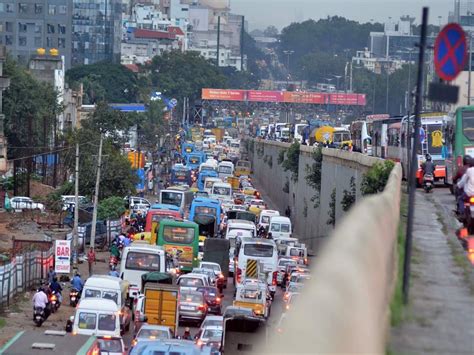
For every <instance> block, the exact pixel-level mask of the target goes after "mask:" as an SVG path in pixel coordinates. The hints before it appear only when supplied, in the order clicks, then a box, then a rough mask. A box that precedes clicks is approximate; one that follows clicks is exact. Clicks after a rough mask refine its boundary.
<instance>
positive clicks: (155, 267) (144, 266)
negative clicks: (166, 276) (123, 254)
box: [125, 252, 160, 271]
mask: <svg viewBox="0 0 474 355" xmlns="http://www.w3.org/2000/svg"><path fill="white" fill-rule="evenodd" d="M125 269H127V270H140V271H160V256H159V255H158V254H150V253H140V252H129V253H128V254H127V260H126V262H125Z"/></svg>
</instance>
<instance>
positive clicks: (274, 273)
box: [272, 271, 278, 286]
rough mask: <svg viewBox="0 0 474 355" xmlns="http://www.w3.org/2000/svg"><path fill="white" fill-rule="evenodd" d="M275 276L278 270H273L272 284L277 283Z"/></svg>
mask: <svg viewBox="0 0 474 355" xmlns="http://www.w3.org/2000/svg"><path fill="white" fill-rule="evenodd" d="M277 277H278V271H274V272H273V277H272V285H273V286H275V285H276V284H277Z"/></svg>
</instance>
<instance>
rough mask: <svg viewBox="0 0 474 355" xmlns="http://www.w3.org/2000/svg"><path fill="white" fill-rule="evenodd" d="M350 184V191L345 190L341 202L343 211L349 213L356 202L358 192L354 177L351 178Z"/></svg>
mask: <svg viewBox="0 0 474 355" xmlns="http://www.w3.org/2000/svg"><path fill="white" fill-rule="evenodd" d="M349 184H350V190H346V189H344V191H343V196H342V200H341V205H342V210H343V211H344V212H347V211H349V210H350V208H351V207H352V205H353V204H354V203H355V202H356V194H357V190H356V184H355V178H354V177H351V181H350V183H349Z"/></svg>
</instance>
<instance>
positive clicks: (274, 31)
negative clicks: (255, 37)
mask: <svg viewBox="0 0 474 355" xmlns="http://www.w3.org/2000/svg"><path fill="white" fill-rule="evenodd" d="M278 33H279V31H278V28H276V27H275V26H273V25H272V26H268V27H267V28H266V29H265V30H264V31H263V34H264V35H265V36H267V37H274V38H277V37H278Z"/></svg>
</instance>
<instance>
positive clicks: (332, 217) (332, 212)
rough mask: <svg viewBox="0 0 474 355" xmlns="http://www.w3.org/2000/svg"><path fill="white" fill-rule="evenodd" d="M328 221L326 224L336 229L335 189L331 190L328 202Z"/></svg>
mask: <svg viewBox="0 0 474 355" xmlns="http://www.w3.org/2000/svg"><path fill="white" fill-rule="evenodd" d="M328 216H329V218H328V220H327V221H326V224H328V225H332V227H333V228H334V227H336V188H333V189H332V192H331V200H330V201H329V211H328Z"/></svg>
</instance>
